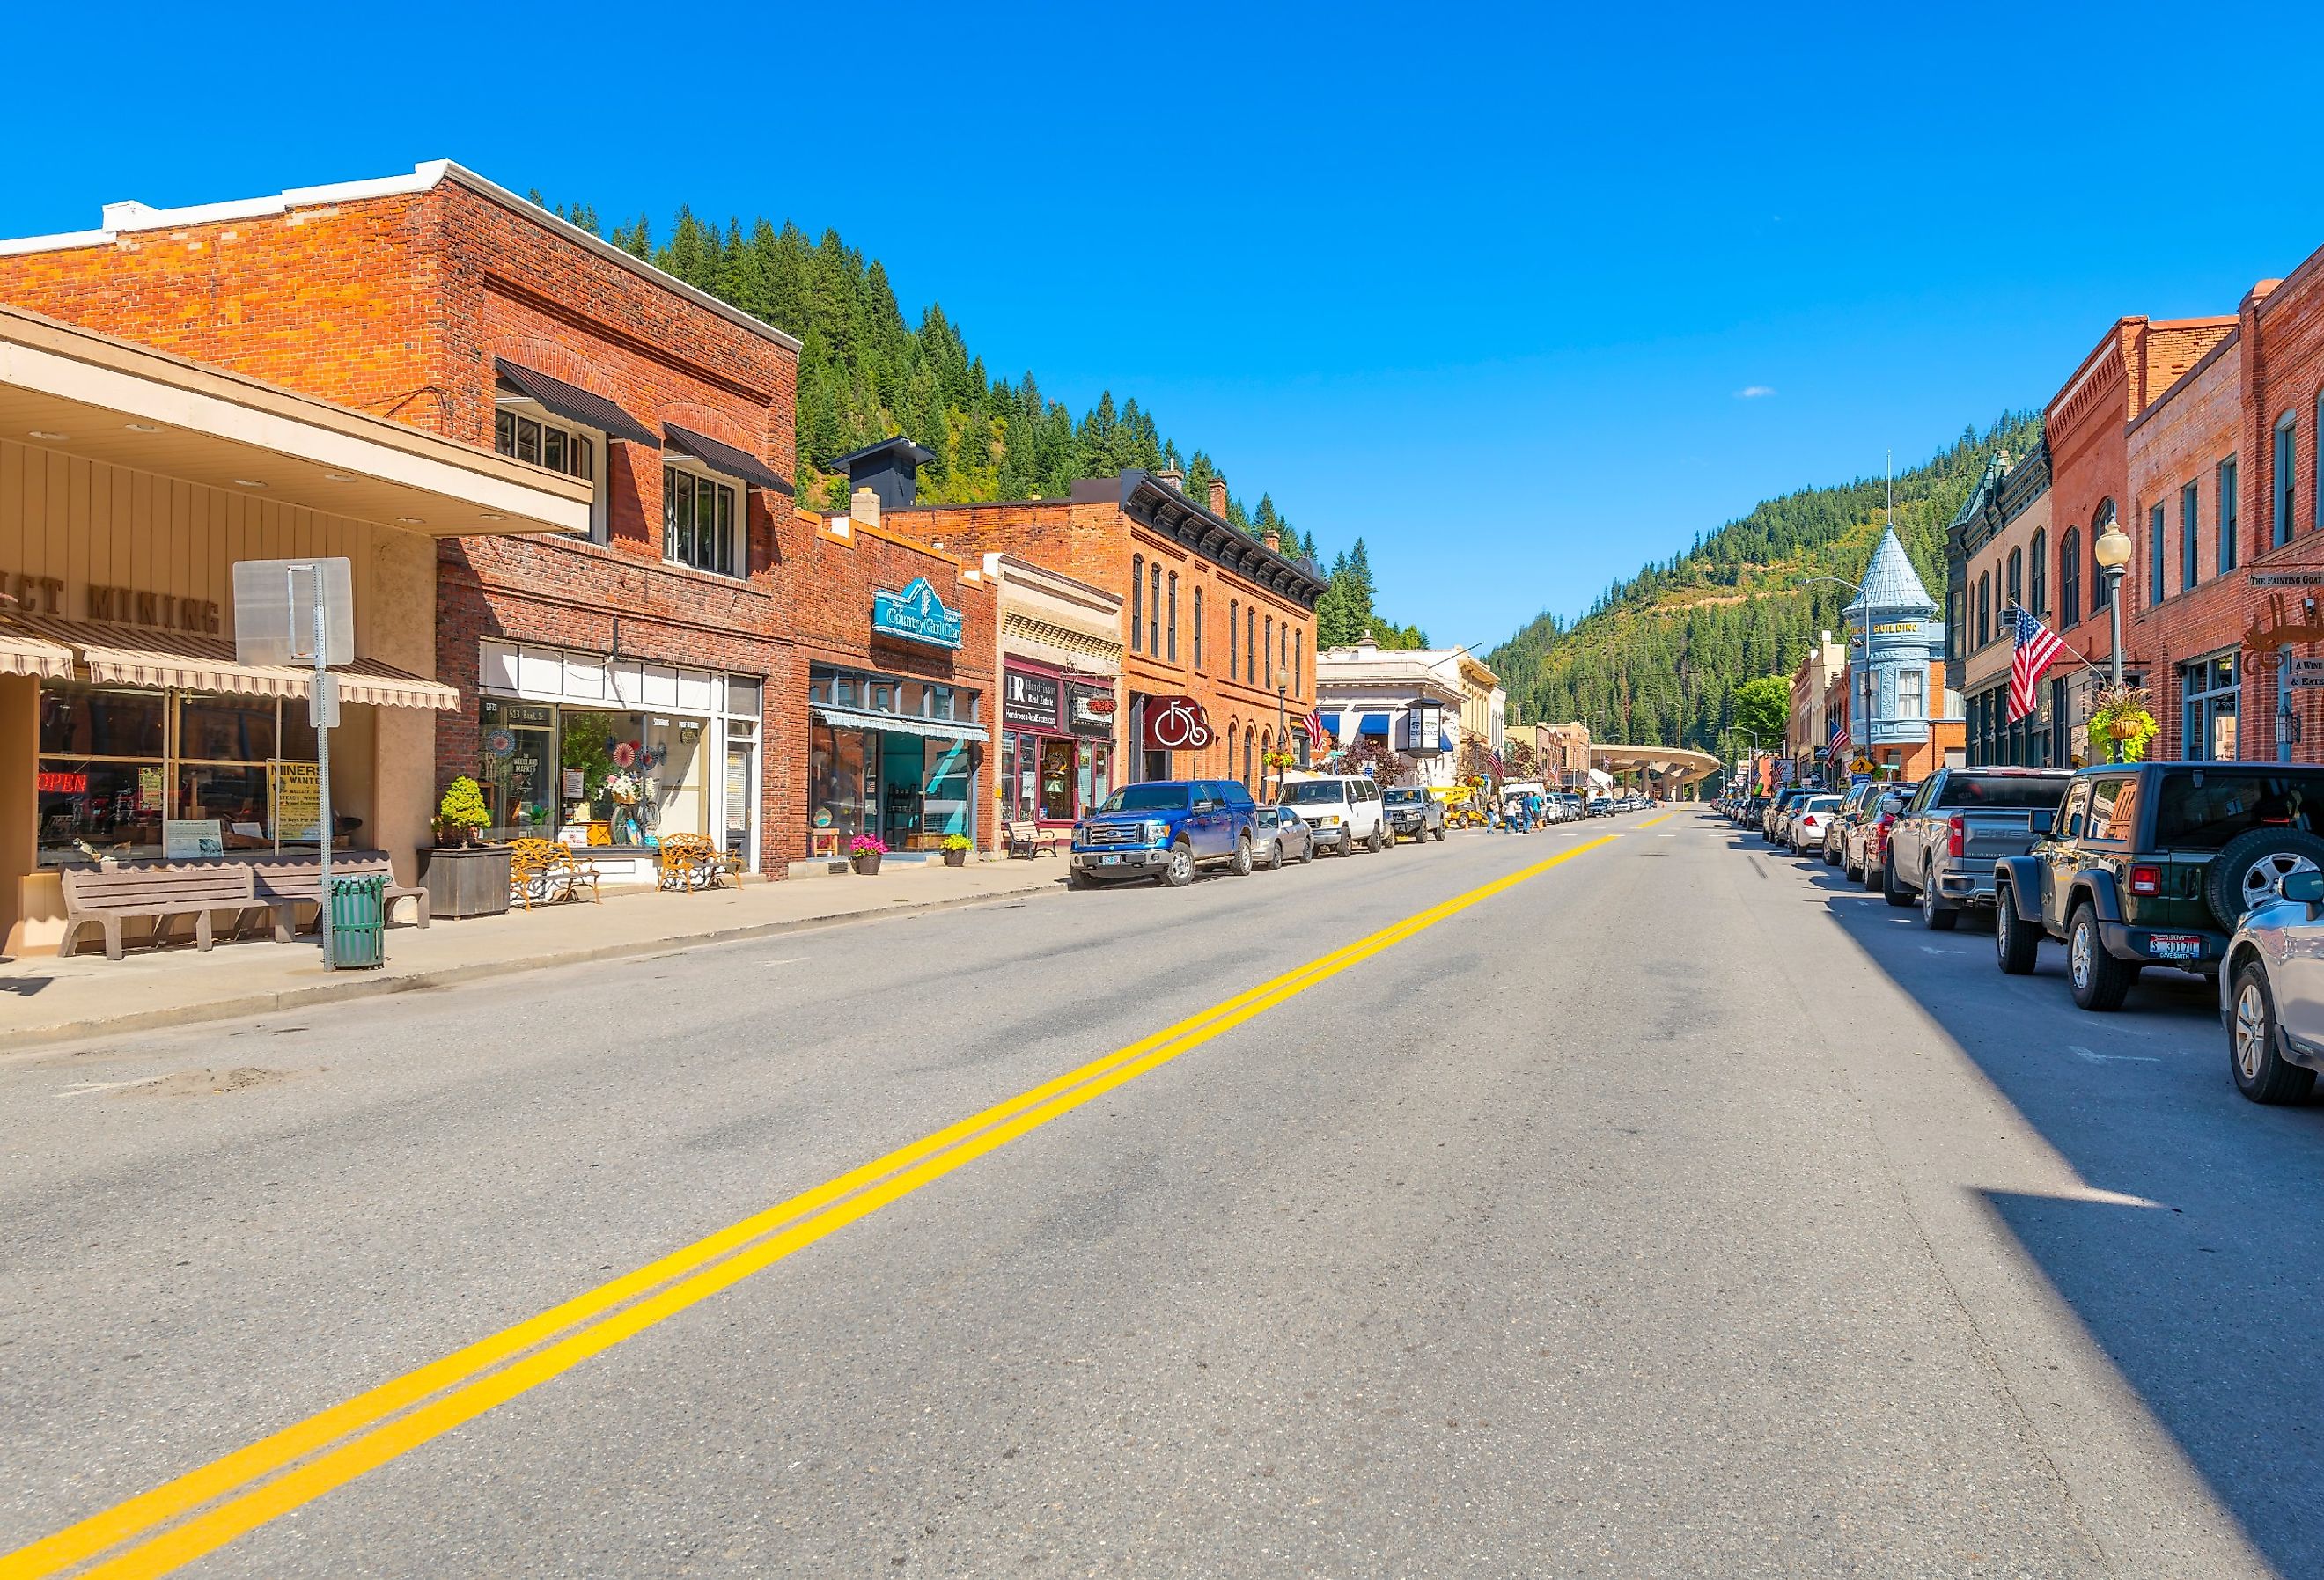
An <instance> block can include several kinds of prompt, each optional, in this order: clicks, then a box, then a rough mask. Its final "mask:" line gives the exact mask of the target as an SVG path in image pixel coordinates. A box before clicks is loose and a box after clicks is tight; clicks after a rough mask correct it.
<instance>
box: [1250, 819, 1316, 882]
mask: <svg viewBox="0 0 2324 1580" xmlns="http://www.w3.org/2000/svg"><path fill="white" fill-rule="evenodd" d="M1251 855H1252V856H1253V858H1254V859H1256V860H1257V861H1258V862H1259V864H1261V865H1262V866H1266V867H1270V868H1272V869H1274V870H1275V871H1277V872H1280V871H1282V870H1283V867H1284V865H1285V864H1286V863H1290V862H1299V863H1303V864H1305V863H1307V862H1312V861H1314V859H1315V832H1314V829H1312V828H1310V827H1307V820H1306V819H1305V818H1302V817H1301V816H1300V815H1299V814H1298V813H1296V812H1295V811H1293V810H1291V808H1288V807H1261V808H1259V815H1258V816H1257V817H1255V818H1252V819H1251Z"/></svg>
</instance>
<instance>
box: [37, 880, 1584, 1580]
mask: <svg viewBox="0 0 2324 1580" xmlns="http://www.w3.org/2000/svg"><path fill="white" fill-rule="evenodd" d="M1615 837H1616V836H1613V835H1606V836H1600V837H1599V838H1597V839H1593V840H1591V841H1590V842H1589V843H1588V844H1585V845H1575V846H1573V847H1572V849H1570V850H1566V851H1563V852H1561V853H1559V854H1558V855H1554V856H1552V857H1550V858H1549V859H1548V860H1547V861H1543V862H1537V863H1535V864H1533V865H1532V866H1529V867H1526V868H1523V869H1521V870H1520V871H1517V872H1516V873H1510V874H1509V875H1508V876H1507V877H1503V878H1499V879H1496V880H1494V881H1493V882H1489V883H1487V884H1484V885H1483V886H1481V887H1480V888H1476V889H1471V890H1470V891H1468V892H1466V893H1463V894H1460V895H1457V896H1455V897H1454V898H1452V899H1451V900H1447V901H1444V902H1443V903H1442V904H1440V905H1434V906H1431V907H1429V908H1428V909H1427V910H1423V911H1420V912H1418V913H1416V915H1413V916H1410V917H1407V918H1406V919H1404V920H1402V921H1400V922H1397V924H1395V925H1394V926H1393V927H1388V928H1384V929H1381V930H1380V931H1379V932H1376V933H1373V934H1371V935H1370V936H1369V937H1368V938H1360V939H1358V940H1357V941H1356V942H1354V943H1352V944H1350V945H1348V946H1347V947H1344V948H1341V949H1335V950H1333V952H1332V953H1331V954H1329V955H1325V956H1323V957H1322V958H1321V959H1318V960H1314V961H1311V962H1309V963H1308V964H1307V965H1305V966H1300V967H1299V968H1298V969H1296V970H1295V971H1289V972H1286V973H1285V974H1284V975H1281V976H1277V977H1276V978H1274V979H1273V980H1271V981H1268V982H1263V983H1261V984H1259V986H1257V987H1254V988H1252V989H1250V991H1249V992H1247V993H1239V994H1237V995H1236V996H1235V997H1233V998H1231V999H1228V1000H1227V1001H1226V1002H1225V1003H1221V1004H1217V1005H1214V1006H1213V1007H1212V1008H1210V1009H1207V1010H1204V1011H1203V1012H1201V1013H1200V1014H1197V1015H1194V1016H1190V1017H1189V1018H1187V1019H1185V1020H1184V1021H1179V1022H1177V1024H1176V1025H1174V1026H1169V1027H1167V1028H1165V1029H1164V1030H1160V1031H1157V1032H1156V1033H1155V1034H1154V1035H1152V1036H1151V1037H1148V1038H1146V1039H1143V1040H1141V1041H1138V1042H1133V1043H1131V1044H1130V1046H1129V1047H1127V1048H1123V1049H1116V1050H1115V1051H1114V1052H1112V1053H1110V1054H1107V1055H1106V1056H1105V1057H1103V1058H1099V1059H1095V1060H1093V1061H1092V1062H1090V1063H1088V1064H1085V1065H1084V1066H1082V1067H1080V1068H1078V1069H1074V1070H1069V1071H1067V1072H1066V1073H1065V1074H1064V1075H1062V1076H1058V1077H1056V1079H1055V1080H1053V1081H1049V1082H1047V1083H1045V1084H1044V1085H1042V1086H1035V1087H1033V1088H1031V1089H1030V1090H1028V1091H1025V1092H1020V1093H1019V1094H1018V1095H1016V1096H1014V1097H1010V1098H1009V1099H1008V1100H1007V1101H1005V1102H1002V1103H998V1104H994V1105H993V1106H991V1107H990V1108H987V1109H985V1110H984V1111H983V1112H982V1113H973V1114H971V1115H970V1116H969V1117H968V1118H966V1119H964V1120H962V1121H960V1122H959V1123H957V1124H953V1125H949V1126H947V1127H945V1129H943V1130H940V1131H937V1132H935V1133H933V1134H931V1135H927V1136H924V1137H922V1138H921V1139H920V1140H918V1141H914V1142H912V1143H911V1144H910V1145H909V1146H906V1147H903V1148H900V1149H899V1150H896V1151H892V1152H890V1153H889V1154H888V1155H887V1156H885V1157H883V1158H879V1159H875V1160H872V1161H871V1162H869V1163H866V1164H864V1165H863V1166H862V1168H860V1169H853V1170H851V1171H850V1172H848V1173H845V1174H843V1175H840V1176H839V1177H838V1178H835V1179H831V1180H828V1181H826V1182H825V1183H824V1184H822V1185H818V1186H816V1187H815V1188H814V1189H812V1190H808V1191H805V1192H802V1193H801V1194H799V1195H798V1196H795V1197H791V1198H790V1199H789V1200H788V1201H785V1202H781V1203H779V1204H778V1205H777V1206H771V1207H769V1208H768V1209H767V1210H766V1211H764V1212H762V1213H758V1214H755V1215H752V1216H751V1217H748V1218H744V1219H743V1220H742V1221H741V1222H740V1223H737V1224H733V1225H731V1226H729V1227H727V1228H725V1229H722V1230H720V1231H719V1232H718V1233H717V1234H712V1235H709V1236H707V1237H705V1238H704V1239H701V1240H697V1241H696V1242H695V1243H693V1244H691V1245H687V1246H686V1247H684V1248H682V1249H680V1250H678V1251H674V1252H670V1254H669V1255H668V1256H665V1257H662V1258H660V1259H659V1261H652V1262H649V1263H648V1264H646V1265H645V1266H644V1267H641V1268H640V1269H638V1270H636V1271H635V1272H632V1273H628V1274H625V1275H623V1276H622V1277H621V1278H618V1279H614V1280H612V1281H610V1282H608V1283H604V1284H601V1285H599V1286H598V1287H597V1288H595V1289H591V1290H589V1291H588V1292H587V1293H586V1294H583V1295H579V1296H576V1298H573V1299H570V1300H567V1301H566V1302H565V1303H564V1304H563V1305H560V1306H557V1307H551V1308H550V1309H549V1310H547V1311H544V1312H542V1313H541V1314H540V1315H539V1316H538V1317H530V1318H529V1319H527V1320H526V1321H523V1322H520V1323H518V1324H516V1325H515V1326H512V1327H508V1328H503V1330H502V1331H501V1332H499V1333H496V1334H494V1335H492V1336H491V1337H489V1338H486V1339H483V1340H480V1341H479V1342H477V1343H475V1344H470V1345H468V1346H467V1347H466V1349H462V1350H458V1351H456V1352H454V1353H453V1354H449V1355H447V1356H445V1357H444V1358H443V1359H442V1360H439V1361H434V1362H430V1363H429V1364H427V1365H425V1366H421V1367H420V1368H419V1369H418V1370H416V1371H412V1372H406V1373H404V1374H403V1375H402V1376H401V1377H398V1378H395V1379H394V1380H392V1381H388V1382H384V1383H382V1384H381V1385H380V1386H379V1387H377V1388H374V1389H372V1390H370V1391H367V1392H364V1393H360V1394H357V1395H356V1396H355V1398H353V1399H350V1400H346V1402H345V1403H343V1404H337V1405H334V1406H332V1407H331V1408H330V1409H327V1410H324V1411H322V1412H321V1413H320V1414H318V1415H313V1416H309V1418H306V1419H305V1420H303V1421H300V1422H299V1423H297V1424H296V1425H294V1426H291V1427H287V1428H283V1429H282V1430H281V1431H280V1432H277V1433H275V1434H274V1435H273V1436H272V1437H264V1438H262V1439H260V1440H259V1441H258V1442H256V1443H254V1444H252V1445H250V1446H248V1447H246V1448H241V1449H237V1450H235V1452H234V1453H232V1454H229V1455H226V1456H225V1457H223V1458H220V1459H217V1460H213V1461H211V1462H210V1463H209V1464H208V1465H203V1466H201V1467H200V1468H199V1469H197V1470H193V1471H189V1472H188V1473H187V1474H184V1475H181V1476H180V1477H178V1478H177V1479H176V1480H174V1481H171V1482H166V1483H162V1484H161V1486H158V1487H155V1488H154V1489H153V1490H152V1491H151V1492H143V1493H140V1494H139V1495H138V1496H136V1497H134V1498H131V1499H129V1500H127V1501H125V1502H122V1503H117V1504H115V1506H114V1507H112V1508H110V1509H107V1510H106V1511H103V1512H102V1513H99V1514H95V1515H92V1516H90V1517H89V1518H88V1519H87V1520H81V1521H80V1522H79V1523H78V1524H76V1525H70V1526H68V1527H66V1528H65V1529H62V1530H60V1531H58V1532H56V1533H55V1534H54V1535H51V1536H47V1537H43V1538H42V1539H40V1540H38V1541H36V1542H33V1543H32V1544H31V1545H30V1546H29V1547H23V1548H18V1549H17V1550H16V1551H14V1552H13V1553H10V1554H8V1555H7V1556H5V1557H0V1580H34V1577H36V1576H48V1575H61V1574H64V1573H66V1572H68V1571H74V1572H77V1573H78V1574H79V1575H83V1576H85V1577H87V1580H97V1577H98V1576H102V1577H104V1580H128V1577H130V1576H142V1575H164V1574H167V1573H169V1572H170V1571H171V1570H173V1569H176V1568H178V1567H179V1566H182V1565H185V1564H189V1563H191V1562H192V1561H193V1560H195V1559H196V1558H198V1557H202V1556H203V1555H205V1554H207V1553H211V1552H215V1551H217V1549H218V1548H222V1547H224V1546H226V1544H227V1543H229V1542H231V1541H234V1540H235V1538H239V1537H241V1536H243V1535H244V1534H245V1533H246V1532H248V1531H251V1530H254V1529H257V1528H258V1527H259V1526H261V1525H263V1524H265V1523H266V1522H267V1521H268V1520H273V1519H275V1518H277V1517H279V1516H281V1515H283V1514H287V1513H289V1512H290V1511H292V1510H294V1509H297V1508H299V1507H300V1506H301V1505H303V1504H306V1503H309V1502H312V1501H314V1500H315V1499H317V1498H319V1497H321V1496H322V1495H323V1494H324V1493H326V1492H330V1491H332V1490H333V1489H334V1488H337V1487H341V1486H345V1485H346V1483H349V1482H351V1481H353V1480H355V1478H356V1477H358V1476H361V1475H363V1474H365V1473H367V1472H369V1471H372V1470H374V1469H377V1468H378V1467H379V1466H380V1465H384V1464H386V1463H387V1462H388V1461H389V1460H391V1459H393V1458H395V1457H396V1456H397V1455H402V1454H406V1453H409V1452H410V1450H412V1449H414V1448H417V1447H419V1446H420V1445H422V1444H424V1443H427V1442H429V1441H430V1440H431V1439H433V1438H436V1437H441V1436H442V1435H443V1434H445V1433H447V1432H449V1431H451V1430H452V1429H453V1428H456V1427H458V1426H461V1425H462V1424H464V1423H466V1422H468V1421H472V1420H474V1419H475V1418H477V1417H478V1416H481V1415H483V1414H484V1412H485V1411H487V1410H489V1409H493V1407H494V1406H495V1405H499V1404H503V1403H505V1402H507V1401H508V1400H512V1399H514V1398H515V1397H517V1396H518V1395H519V1394H521V1393H523V1392H525V1391H528V1390H530V1389H533V1388H537V1387H539V1385H540V1384H541V1383H544V1382H547V1381H549V1380H550V1379H551V1378H554V1377H557V1376H558V1375H560V1374H562V1373H563V1372H567V1371H569V1370H571V1369H572V1368H573V1367H575V1366H577V1365H579V1364H580V1363H582V1362H584V1361H586V1360H587V1359H588V1358H589V1357H590V1356H592V1355H595V1354H600V1353H601V1352H603V1351H604V1350H607V1349H610V1348H612V1347H613V1345H615V1344H620V1343H621V1342H622V1340H623V1339H626V1338H630V1337H632V1336H633V1335H637V1334H640V1333H642V1332H644V1331H645V1330H646V1329H647V1328H650V1327H652V1326H654V1325H655V1324H657V1323H659V1322H663V1321H666V1320H667V1319H669V1317H675V1316H677V1315H678V1313H679V1312H681V1311H684V1310H685V1309H687V1307H690V1306H693V1305H695V1304H696V1303H697V1302H699V1301H702V1300H705V1299H707V1298H709V1297H710V1296H712V1295H715V1294H716V1293H718V1292H719V1291H720V1290H722V1289H728V1288H731V1287H732V1286H733V1285H735V1284H738V1283H740V1282H742V1280H745V1279H747V1278H749V1277H751V1276H752V1274H753V1273H757V1272H760V1271H762V1270H765V1269H767V1268H769V1267H771V1266H773V1265H774V1264H775V1263H776V1262H779V1261H782V1260H783V1259H784V1258H785V1257H787V1256H789V1255H791V1254H792V1253H794V1252H799V1251H803V1250H805V1249H806V1248H807V1247H808V1246H810V1245H813V1244H814V1243H816V1242H817V1241H819V1240H821V1239H823V1238H824V1237H825V1236H826V1235H829V1234H835V1233H836V1232H838V1231H839V1230H841V1229H844V1228H845V1227H846V1226H847V1225H848V1224H853V1223H854V1222H856V1221H857V1220H858V1219H860V1218H864V1217H868V1216H869V1215H871V1214H873V1213H876V1212H878V1211H879V1210H880V1209H881V1207H884V1206H887V1205H888V1204H889V1203H890V1202H893V1201H897V1200H899V1199H900V1198H902V1197H907V1196H909V1195H910V1194H911V1193H912V1192H914V1191H916V1190H918V1189H919V1188H920V1187H923V1186H925V1185H927V1184H930V1183H931V1182H933V1181H935V1180H937V1179H941V1178H944V1177H945V1175H947V1174H950V1173H951V1172H952V1171H953V1170H954V1169H959V1168H961V1167H963V1166H964V1165H966V1164H968V1163H971V1162H973V1161H974V1160H977V1159H979V1158H982V1157H983V1156H984V1155H985V1154H986V1153H988V1152H991V1151H995V1150H999V1149H1000V1148H1001V1147H1005V1146H1007V1145H1008V1144H1009V1143H1010V1141H1015V1140H1016V1139H1017V1138H1018V1137H1019V1136H1021V1135H1024V1134H1026V1133H1027V1132H1030V1131H1034V1130H1037V1129H1039V1128H1040V1127H1041V1126H1042V1125H1045V1124H1047V1123H1049V1122H1050V1121H1052V1120H1055V1119H1059V1118H1062V1117H1064V1116H1065V1114H1068V1113H1072V1112H1073V1111H1074V1109H1076V1108H1079V1107H1080V1106H1081V1105H1082V1104H1084V1103H1088V1102H1091V1101H1093V1099H1095V1098H1098V1097H1102V1096H1103V1095H1105V1094H1106V1093H1108V1092H1111V1091H1112V1090H1114V1089H1115V1088H1116V1087H1118V1086H1124V1085H1126V1084H1128V1083H1129V1082H1130V1081H1134V1080H1136V1079H1137V1078H1138V1077H1139V1076H1142V1075H1144V1074H1146V1073H1147V1072H1148V1070H1152V1069H1156V1068H1158V1067H1161V1066H1163V1065H1165V1064H1167V1063H1169V1062H1170V1061H1171V1060H1172V1059H1174V1058H1177V1057H1178V1056H1179V1055H1181V1054H1184V1053H1188V1052H1191V1051H1192V1050H1193V1049H1197V1048H1200V1047H1201V1046H1202V1045H1203V1044H1204V1043H1205V1042H1208V1041H1210V1040H1211V1039H1213V1038H1214V1037H1217V1036H1220V1035H1222V1033H1224V1032H1227V1031H1230V1030H1233V1029H1234V1028H1235V1027H1237V1026H1240V1025H1241V1024H1242V1023H1243V1022H1244V1021H1249V1020H1250V1019H1251V1018H1252V1017H1254V1016H1257V1015H1260V1014H1264V1013H1265V1012H1267V1011H1268V1010H1270V1009H1272V1008H1274V1007H1275V1006H1276V1005H1277V1004H1279V1003H1283V1002H1284V1001H1285V1000H1286V999H1289V998H1292V997H1295V996H1296V995H1297V994H1299V993H1305V991H1307V990H1308V989H1309V988H1311V987H1314V986H1315V985H1316V984H1319V983H1322V982H1324V981H1326V980H1328V979H1329V978H1331V977H1333V976H1335V975H1339V974H1340V973H1341V972H1342V971H1345V970H1347V969H1348V968H1349V967H1350V966H1356V965H1359V964H1360V963H1361V962H1363V961H1365V960H1368V959H1369V958H1371V957H1372V956H1375V955H1378V954H1379V953H1380V952H1381V951H1382V950H1384V949H1388V948H1389V947H1393V946H1394V945H1396V944H1398V943H1400V942H1402V941H1403V940H1404V939H1406V938H1410V937H1412V936H1413V935H1414V934H1415V933H1417V932H1421V931H1423V930H1425V929H1428V928H1431V927H1434V926H1435V925H1436V924H1437V923H1438V922H1441V921H1443V920H1444V919H1446V918H1448V917H1451V916H1454V915H1457V914H1459V913H1460V912H1461V911H1463V910H1468V909H1469V908H1470V907H1471V906H1472V905H1476V904H1479V903H1480V902H1482V901H1487V900H1489V899H1491V898H1492V897H1493V896H1494V895H1496V894H1499V893H1501V892H1505V891H1507V890H1509V889H1513V888H1515V887H1517V885H1518V884H1519V883H1522V882H1526V880H1528V879H1531V878H1535V877H1538V876H1539V875H1540V874H1542V873H1545V872H1547V871H1549V870H1550V869H1551V868H1552V867H1554V866H1558V865H1560V864H1563V863H1565V862H1568V861H1571V860H1572V859H1573V858H1574V857H1575V856H1578V855H1582V854H1583V853H1584V852H1587V851H1591V850H1595V849H1597V848H1598V847H1599V846H1600V845H1605V844H1607V843H1609V841H1610V840H1612V839H1613V838H1615ZM108 1554H109V1555H111V1556H109V1557H107V1556H106V1555H108ZM92 1560H94V1562H93V1561H92ZM83 1565H87V1566H88V1567H86V1568H82V1567H80V1566H83Z"/></svg>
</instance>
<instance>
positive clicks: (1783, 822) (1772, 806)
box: [1761, 784, 1816, 845]
mask: <svg viewBox="0 0 2324 1580" xmlns="http://www.w3.org/2000/svg"><path fill="white" fill-rule="evenodd" d="M1815 793H1816V792H1815V790H1814V789H1813V787H1812V786H1809V785H1800V784H1795V785H1789V786H1786V787H1785V788H1784V789H1783V790H1777V791H1776V792H1775V799H1773V800H1771V801H1769V802H1768V803H1767V810H1766V815H1765V817H1764V818H1763V819H1762V822H1761V832H1763V833H1764V834H1766V836H1767V843H1768V844H1770V845H1782V844H1784V843H1785V842H1786V841H1788V840H1789V839H1790V838H1791V836H1792V828H1791V823H1792V814H1793V812H1794V811H1795V810H1797V809H1798V808H1799V804H1800V803H1801V802H1802V801H1804V800H1806V799H1808V798H1809V797H1810V796H1812V795H1813V794H1815Z"/></svg>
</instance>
